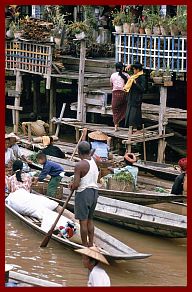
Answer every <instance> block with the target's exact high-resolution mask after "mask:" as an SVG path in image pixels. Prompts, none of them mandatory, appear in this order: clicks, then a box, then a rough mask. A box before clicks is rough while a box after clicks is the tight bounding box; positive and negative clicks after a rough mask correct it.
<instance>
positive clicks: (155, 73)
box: [150, 69, 163, 84]
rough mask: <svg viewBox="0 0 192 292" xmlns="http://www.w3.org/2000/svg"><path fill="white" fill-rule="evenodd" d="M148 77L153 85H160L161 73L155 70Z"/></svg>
mask: <svg viewBox="0 0 192 292" xmlns="http://www.w3.org/2000/svg"><path fill="white" fill-rule="evenodd" d="M150 77H151V78H152V79H153V81H154V83H155V84H161V83H162V82H163V72H162V71H160V70H159V69H156V70H154V71H152V72H151V73H150Z"/></svg>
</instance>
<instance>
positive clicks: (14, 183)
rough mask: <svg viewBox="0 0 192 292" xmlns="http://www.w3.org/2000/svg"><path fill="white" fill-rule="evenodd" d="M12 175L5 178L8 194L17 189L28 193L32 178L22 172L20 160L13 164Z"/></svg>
mask: <svg viewBox="0 0 192 292" xmlns="http://www.w3.org/2000/svg"><path fill="white" fill-rule="evenodd" d="M13 173H14V174H13V175H12V176H11V177H6V186H7V190H8V192H10V193H13V192H15V191H17V190H19V189H25V190H26V191H28V192H30V191H31V185H32V181H33V178H32V177H31V176H30V175H29V174H27V173H25V172H23V162H22V161H21V160H16V161H14V162H13Z"/></svg>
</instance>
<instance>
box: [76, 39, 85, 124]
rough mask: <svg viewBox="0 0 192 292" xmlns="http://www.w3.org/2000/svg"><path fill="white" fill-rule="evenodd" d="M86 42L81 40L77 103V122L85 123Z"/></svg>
mask: <svg viewBox="0 0 192 292" xmlns="http://www.w3.org/2000/svg"><path fill="white" fill-rule="evenodd" d="M85 56H86V42H85V40H84V39H83V40H81V48H80V62H79V81H78V101H77V120H80V121H83V122H85V115H84V111H85V108H84V99H85V97H84V71H85Z"/></svg>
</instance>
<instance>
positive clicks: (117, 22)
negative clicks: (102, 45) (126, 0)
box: [113, 12, 122, 33]
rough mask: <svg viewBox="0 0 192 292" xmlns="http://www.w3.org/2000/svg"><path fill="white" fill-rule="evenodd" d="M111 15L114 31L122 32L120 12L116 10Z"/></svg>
mask: <svg viewBox="0 0 192 292" xmlns="http://www.w3.org/2000/svg"><path fill="white" fill-rule="evenodd" d="M113 16H114V19H113V25H114V26H115V31H116V33H122V13H120V12H117V13H115V14H113Z"/></svg>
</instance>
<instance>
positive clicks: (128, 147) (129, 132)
mask: <svg viewBox="0 0 192 292" xmlns="http://www.w3.org/2000/svg"><path fill="white" fill-rule="evenodd" d="M131 136H132V126H130V127H129V131H128V143H130V142H131ZM127 152H128V153H131V144H127Z"/></svg>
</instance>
